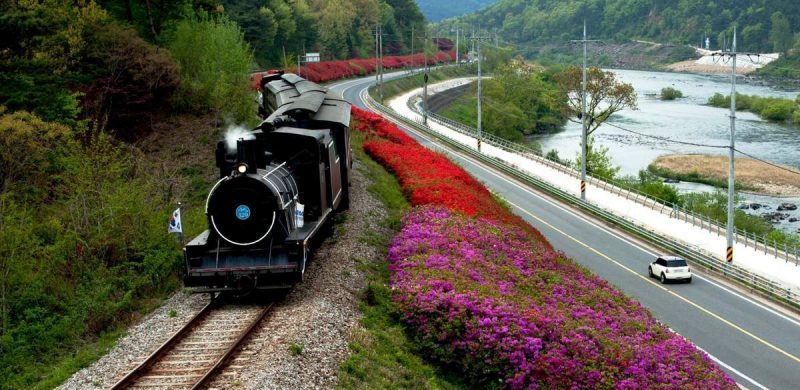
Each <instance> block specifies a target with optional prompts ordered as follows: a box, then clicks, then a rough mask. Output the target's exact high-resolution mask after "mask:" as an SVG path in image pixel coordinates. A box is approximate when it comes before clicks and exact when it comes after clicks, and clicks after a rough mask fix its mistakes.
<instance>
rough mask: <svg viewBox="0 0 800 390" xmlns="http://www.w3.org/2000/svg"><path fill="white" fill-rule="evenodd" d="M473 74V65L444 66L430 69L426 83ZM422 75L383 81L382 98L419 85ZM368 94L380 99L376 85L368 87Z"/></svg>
mask: <svg viewBox="0 0 800 390" xmlns="http://www.w3.org/2000/svg"><path fill="white" fill-rule="evenodd" d="M474 75H477V68H476V67H475V66H474V65H461V66H446V67H443V68H439V69H435V70H432V71H430V72H429V74H428V84H429V85H430V84H434V83H437V82H439V81H444V80H450V79H454V78H458V77H466V76H474ZM423 77H424V76H423V74H422V73H417V74H415V75H413V76H411V77H401V78H398V79H394V80H390V81H386V82H384V83H383V97H384V99H385V100H388V99H389V98H391V97H393V96H397V95H399V94H401V93H403V92H406V91H410V90H412V89H414V88H419V87H421V86H422V84H423V83H424V80H423ZM369 94H370V95H371V96H372V98H373V99H375V100H377V101H380V94H379V92H378V88H377V87H375V86H373V87H371V88H370V89H369Z"/></svg>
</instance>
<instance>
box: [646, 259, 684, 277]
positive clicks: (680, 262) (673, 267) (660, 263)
mask: <svg viewBox="0 0 800 390" xmlns="http://www.w3.org/2000/svg"><path fill="white" fill-rule="evenodd" d="M647 272H648V274H649V275H650V277H653V276H655V277H657V278H659V279H660V280H661V283H666V282H667V280H679V281H685V282H686V283H691V282H692V270H690V269H689V264H686V260H684V259H682V258H680V257H676V256H659V257H658V258H656V261H654V262H652V263H650V266H649V267H647Z"/></svg>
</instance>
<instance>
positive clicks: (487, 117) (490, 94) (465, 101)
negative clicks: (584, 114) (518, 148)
mask: <svg viewBox="0 0 800 390" xmlns="http://www.w3.org/2000/svg"><path fill="white" fill-rule="evenodd" d="M476 95H477V83H472V85H471V87H470V90H469V91H468V92H466V93H465V94H463V95H462V96H460V97H459V98H458V99H456V100H455V101H454V102H453V103H452V104H450V105H449V106H448V107H446V108H445V109H444V110H443V111H442V112H441V115H444V116H446V117H448V118H451V119H453V120H456V121H459V122H461V123H464V124H467V125H470V126H473V127H476V126H477V119H476V118H477V98H476ZM482 97H483V100H482V102H481V103H482V114H481V115H482V121H483V129H484V130H485V131H486V132H487V133H489V134H494V135H496V136H498V137H501V138H504V139H507V140H510V141H515V142H522V141H523V140H524V139H525V136H528V135H531V134H543V133H550V132H554V131H558V130H560V129H561V128H562V127H563V126H564V123H565V122H566V120H567V119H566V101H565V99H564V96H563V95H562V94H561V91H560V90H559V89H558V87H557V86H556V85H555V83H554V82H553V80H552V75H551V74H550V73H548V72H546V71H544V69H543V68H542V67H540V66H538V65H531V64H528V63H526V62H525V61H523V60H522V59H519V58H518V59H515V60H513V61H510V62H508V63H507V64H505V65H502V66H499V67H498V69H497V70H496V71H495V72H494V73H493V75H492V77H491V78H485V79H484V80H483V81H482Z"/></svg>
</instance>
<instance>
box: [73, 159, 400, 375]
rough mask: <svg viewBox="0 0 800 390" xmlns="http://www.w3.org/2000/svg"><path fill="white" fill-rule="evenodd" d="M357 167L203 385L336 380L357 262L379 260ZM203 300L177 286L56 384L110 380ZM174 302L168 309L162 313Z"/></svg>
mask: <svg viewBox="0 0 800 390" xmlns="http://www.w3.org/2000/svg"><path fill="white" fill-rule="evenodd" d="M366 180H367V179H366V178H365V175H364V174H363V167H362V166H361V165H360V163H359V162H358V161H354V169H353V178H352V187H351V203H350V210H348V211H346V212H345V213H343V218H341V217H340V219H344V221H342V222H340V223H338V224H337V225H336V226H335V227H334V228H333V233H332V234H331V235H330V236H329V237H327V239H326V240H325V242H324V243H323V244H322V245H321V246H320V247H319V248H318V249H317V250H316V251H315V252H314V254H313V258H312V262H311V263H310V264H309V267H308V269H307V270H306V275H305V280H304V281H303V282H302V283H300V284H298V285H297V286H295V287H294V289H292V290H291V291H290V292H289V293H288V294H287V295H286V297H285V298H282V299H280V300H278V302H277V303H276V305H275V307H274V308H273V309H272V312H271V313H270V314H269V315H268V316H267V318H266V319H265V320H264V321H262V322H261V324H260V325H259V328H258V329H257V330H256V331H255V333H254V334H253V336H252V337H251V340H250V341H249V342H248V343H246V346H245V347H244V349H243V350H242V351H241V352H240V353H239V354H238V357H237V358H236V359H235V360H234V361H233V363H231V365H230V367H229V368H228V369H226V370H225V373H224V375H221V376H220V377H218V378H217V379H215V381H213V382H212V384H211V386H210V388H219V389H221V388H236V389H297V388H304V389H327V388H332V387H333V386H334V385H335V384H336V374H337V372H338V370H339V365H340V364H341V362H342V361H343V360H344V359H345V358H347V357H348V356H349V353H350V351H349V348H348V343H349V341H350V335H351V334H353V332H354V331H355V330H356V328H357V327H359V319H360V317H361V314H360V311H359V307H358V304H359V300H360V296H361V292H362V290H363V288H364V285H365V279H366V274H365V271H363V269H364V268H365V267H360V265H363V264H366V263H367V262H373V261H381V260H383V259H382V252H381V251H380V250H379V249H378V248H375V247H373V246H371V245H370V244H368V243H366V242H365V240H364V239H363V238H364V235H365V234H366V233H367V232H369V231H380V232H381V234H389V232H388V231H384V229H385V228H383V227H381V226H380V223H381V221H382V220H383V219H384V218H385V217H386V210H385V209H384V206H383V204H382V203H381V202H380V201H379V200H378V199H376V198H375V196H374V195H372V194H371V193H370V192H368V191H367V186H368V183H367V182H366ZM207 302H208V296H207V295H188V294H185V293H183V292H178V293H176V294H174V295H173V296H172V297H171V298H169V299H168V300H167V301H166V303H165V305H164V306H162V307H161V308H159V309H157V310H156V311H154V312H153V313H151V314H150V315H148V316H147V317H145V318H144V319H143V320H142V321H141V322H140V323H139V324H137V325H135V326H133V327H132V328H131V329H130V330H129V332H128V335H126V336H124V337H123V338H121V339H120V341H119V342H118V344H117V345H116V346H115V347H114V348H112V349H111V351H109V353H108V354H107V355H106V356H104V357H102V358H101V359H99V360H98V361H97V362H95V363H93V364H92V365H91V366H89V367H87V368H85V369H83V370H81V371H79V372H78V373H76V374H75V375H73V376H72V377H71V378H70V379H69V380H67V381H66V382H65V383H64V384H63V385H62V386H61V387H60V388H61V389H100V388H108V387H110V386H112V385H113V384H114V383H115V382H116V380H118V379H119V378H121V377H122V376H123V375H125V374H126V373H127V372H128V371H130V370H131V369H133V368H134V367H135V366H136V365H137V364H138V363H139V362H141V361H142V360H143V359H144V358H145V357H146V356H148V355H149V354H150V353H151V352H152V351H154V350H155V349H156V348H157V347H158V346H160V345H161V344H162V343H163V342H164V341H166V340H167V339H168V338H169V337H170V336H171V335H172V334H174V333H175V332H176V331H177V330H178V329H180V327H181V326H183V325H184V324H185V323H186V322H188V321H189V319H190V318H191V317H192V316H193V315H194V314H195V313H197V312H198V311H199V310H200V309H201V308H202V307H203V306H204V305H205V304H206V303H207ZM172 310H175V312H176V315H175V316H174V317H170V315H169V314H170V312H171V311H172Z"/></svg>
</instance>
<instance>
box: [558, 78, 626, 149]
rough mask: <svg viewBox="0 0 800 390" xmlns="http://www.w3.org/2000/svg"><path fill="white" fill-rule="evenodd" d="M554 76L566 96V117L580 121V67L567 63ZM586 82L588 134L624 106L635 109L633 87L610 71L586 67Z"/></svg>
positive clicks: (624, 107)
mask: <svg viewBox="0 0 800 390" xmlns="http://www.w3.org/2000/svg"><path fill="white" fill-rule="evenodd" d="M555 78H556V80H557V82H558V84H559V86H560V88H561V90H562V92H563V93H565V94H566V95H567V97H568V100H567V113H568V117H569V118H570V120H571V121H573V122H576V123H581V104H582V96H581V83H582V71H581V68H579V67H577V66H570V67H569V68H567V69H566V70H564V71H563V72H561V73H559V74H556V75H555ZM586 84H587V85H586V102H587V106H586V114H587V116H588V118H587V135H590V134H592V133H593V132H594V131H595V130H597V128H598V127H600V125H602V124H603V123H604V122H605V121H607V120H608V119H609V118H610V117H611V115H614V114H615V113H617V112H619V111H622V110H624V109H626V108H629V109H631V110H635V109H637V106H636V92H635V91H634V90H633V86H632V85H630V84H627V83H623V82H622V81H619V80H617V78H616V76H615V75H614V73H613V72H607V71H603V70H601V69H599V68H596V67H591V68H589V70H588V75H587V83H586Z"/></svg>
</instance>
